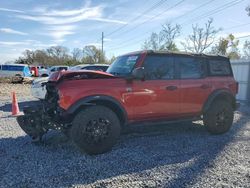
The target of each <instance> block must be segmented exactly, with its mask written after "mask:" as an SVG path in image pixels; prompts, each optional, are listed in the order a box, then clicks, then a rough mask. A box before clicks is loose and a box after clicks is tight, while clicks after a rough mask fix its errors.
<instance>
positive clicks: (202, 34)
mask: <svg viewBox="0 0 250 188" xmlns="http://www.w3.org/2000/svg"><path fill="white" fill-rule="evenodd" d="M212 23H213V19H211V18H210V19H209V20H208V22H207V23H206V24H205V28H202V27H199V26H198V25H197V24H196V25H195V26H194V25H193V26H192V29H193V31H192V34H190V35H188V38H187V39H186V42H185V43H184V42H182V43H181V44H182V45H183V47H184V48H185V50H186V51H191V52H195V53H202V52H204V51H205V50H206V49H207V48H209V47H210V46H211V45H212V44H213V42H214V39H215V36H216V34H217V33H218V32H219V31H220V30H221V29H215V28H214V27H213V26H212Z"/></svg>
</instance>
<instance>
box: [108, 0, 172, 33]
mask: <svg viewBox="0 0 250 188" xmlns="http://www.w3.org/2000/svg"><path fill="white" fill-rule="evenodd" d="M166 1H167V0H160V1H158V2H157V3H155V4H154V5H153V6H151V7H150V8H148V9H146V10H145V11H143V12H142V13H141V14H140V15H138V16H136V17H135V18H133V19H131V20H130V21H128V23H127V24H125V25H123V26H121V27H119V28H117V29H116V30H114V31H112V32H110V33H108V34H107V35H106V36H110V35H113V34H114V33H116V32H118V31H120V30H121V29H123V28H125V27H126V26H127V25H129V24H130V23H132V22H135V21H136V20H138V19H139V18H141V17H142V16H144V15H145V14H147V13H148V12H150V11H152V10H155V9H156V8H157V7H159V6H161V5H162V4H164V3H165V2H166Z"/></svg>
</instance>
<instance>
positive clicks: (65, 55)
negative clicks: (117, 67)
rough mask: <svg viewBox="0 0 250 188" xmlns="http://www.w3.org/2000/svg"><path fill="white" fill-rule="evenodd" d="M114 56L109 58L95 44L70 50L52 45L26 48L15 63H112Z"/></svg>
mask: <svg viewBox="0 0 250 188" xmlns="http://www.w3.org/2000/svg"><path fill="white" fill-rule="evenodd" d="M113 60H114V57H112V58H111V59H108V58H107V57H106V56H105V53H103V52H102V51H101V50H100V49H98V48H97V47H95V46H85V47H84V48H82V49H81V48H74V49H73V50H72V51H70V50H69V49H68V48H66V47H64V46H51V47H49V48H47V49H43V50H25V51H24V52H23V56H22V57H19V58H18V59H17V60H16V61H15V63H19V64H29V65H43V66H53V65H69V66H74V65H77V64H98V63H103V64H110V63H112V62H113Z"/></svg>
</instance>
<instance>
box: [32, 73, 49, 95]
mask: <svg viewBox="0 0 250 188" xmlns="http://www.w3.org/2000/svg"><path fill="white" fill-rule="evenodd" d="M47 82H48V77H41V78H37V79H35V80H33V82H32V84H31V94H32V96H33V97H35V98H38V99H45V95H46V87H45V85H46V83H47Z"/></svg>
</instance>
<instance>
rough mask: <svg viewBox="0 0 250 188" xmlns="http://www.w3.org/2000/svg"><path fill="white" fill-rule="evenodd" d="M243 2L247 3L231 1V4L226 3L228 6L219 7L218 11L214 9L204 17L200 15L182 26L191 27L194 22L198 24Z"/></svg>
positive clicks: (240, 0)
mask: <svg viewBox="0 0 250 188" xmlns="http://www.w3.org/2000/svg"><path fill="white" fill-rule="evenodd" d="M242 1H245V0H234V1H230V2H228V3H226V4H223V5H222V6H220V7H217V8H216V9H214V10H212V11H208V12H206V13H204V14H202V15H199V16H197V17H195V18H193V19H191V20H189V21H187V22H184V23H182V24H181V25H182V26H185V25H189V24H190V23H193V22H194V21H196V22H197V21H199V20H201V19H204V18H205V17H208V16H211V15H214V14H216V13H219V12H221V11H224V10H225V9H227V8H230V7H232V6H234V5H237V4H239V3H241V2H242Z"/></svg>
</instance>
